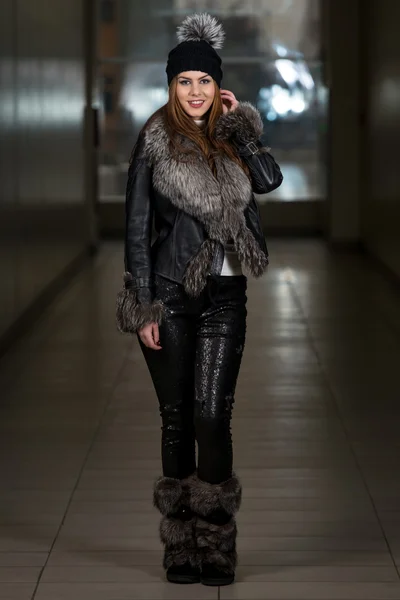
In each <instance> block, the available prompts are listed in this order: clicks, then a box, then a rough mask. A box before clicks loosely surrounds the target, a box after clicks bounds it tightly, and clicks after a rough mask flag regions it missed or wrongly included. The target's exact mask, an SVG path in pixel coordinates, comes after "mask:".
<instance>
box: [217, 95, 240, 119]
mask: <svg viewBox="0 0 400 600" xmlns="http://www.w3.org/2000/svg"><path fill="white" fill-rule="evenodd" d="M220 92H221V98H222V102H223V110H224V113H226V112H228V111H232V110H235V108H236V107H237V105H238V104H239V102H238V101H237V99H236V96H235V94H234V93H233V92H231V91H230V90H220ZM227 104H228V105H229V106H227Z"/></svg>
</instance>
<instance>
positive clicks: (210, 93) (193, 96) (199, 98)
mask: <svg viewBox="0 0 400 600" xmlns="http://www.w3.org/2000/svg"><path fill="white" fill-rule="evenodd" d="M176 95H177V97H178V100H179V102H180V105H181V106H182V108H183V110H184V111H185V113H186V114H188V115H189V117H191V118H192V119H201V118H202V117H203V115H205V114H206V112H207V111H208V110H209V108H210V107H211V105H212V103H213V101H214V96H215V85H214V80H213V79H212V77H210V76H209V75H207V73H202V72H201V71H185V72H184V73H180V74H179V75H178V77H177V84H176Z"/></svg>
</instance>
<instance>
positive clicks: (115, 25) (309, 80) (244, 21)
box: [98, 0, 327, 202]
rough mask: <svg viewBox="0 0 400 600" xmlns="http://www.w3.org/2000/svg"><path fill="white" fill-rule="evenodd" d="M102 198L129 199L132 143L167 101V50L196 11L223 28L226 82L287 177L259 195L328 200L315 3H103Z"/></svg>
mask: <svg viewBox="0 0 400 600" xmlns="http://www.w3.org/2000/svg"><path fill="white" fill-rule="evenodd" d="M99 3H100V4H99V10H98V14H99V36H98V39H99V48H98V56H99V61H98V73H99V80H100V88H101V98H102V106H101V111H100V112H101V153H100V165H101V166H100V199H101V200H103V201H107V202H110V201H111V202H114V201H115V202H121V201H123V200H124V192H125V183H126V172H127V166H128V159H129V155H130V151H131V148H132V146H133V144H134V142H135V139H136V137H137V134H138V132H139V130H140V128H141V126H142V125H143V124H144V122H145V121H146V120H147V118H148V117H149V116H150V115H151V114H152V113H153V112H154V111H155V110H156V109H157V108H159V107H160V106H161V105H162V104H164V103H165V102H166V101H167V97H168V92H167V82H166V74H165V66H166V59H167V54H168V52H169V50H170V49H171V48H173V47H174V46H175V45H176V43H177V41H176V37H175V32H176V27H177V25H179V24H180V22H181V21H182V20H183V18H184V17H185V16H186V15H187V14H190V13H193V12H201V11H207V12H210V13H211V14H213V15H215V16H216V17H217V18H219V19H220V20H221V21H222V23H223V26H224V29H225V32H226V41H225V45H224V48H223V49H222V50H221V51H220V54H221V56H222V59H223V71H224V79H223V87H224V88H227V89H230V90H232V91H233V92H234V93H235V95H236V96H237V98H238V99H239V100H248V101H250V102H252V103H254V104H255V105H256V106H257V107H258V109H259V110H260V112H261V115H262V118H263V120H264V125H265V127H264V132H265V133H264V141H265V143H266V144H268V146H271V147H272V152H273V154H274V156H276V158H277V160H279V162H280V163H281V166H282V169H283V172H284V176H285V181H284V183H283V185H282V186H281V187H280V188H279V189H278V190H276V192H274V193H273V194H269V195H268V196H266V197H265V198H261V201H262V200H264V199H265V200H281V201H296V200H308V199H309V200H315V199H324V197H325V168H324V162H325V161H324V155H325V152H324V140H325V131H326V124H327V93H326V90H325V88H324V85H323V82H322V66H323V65H322V62H321V53H320V40H319V35H320V10H319V0H147V2H132V0H99Z"/></svg>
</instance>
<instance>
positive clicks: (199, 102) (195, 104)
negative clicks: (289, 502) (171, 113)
mask: <svg viewBox="0 0 400 600" xmlns="http://www.w3.org/2000/svg"><path fill="white" fill-rule="evenodd" d="M189 104H190V106H191V107H192V108H200V107H201V106H203V104H204V100H192V101H189Z"/></svg>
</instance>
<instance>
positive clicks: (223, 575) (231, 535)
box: [190, 475, 242, 585]
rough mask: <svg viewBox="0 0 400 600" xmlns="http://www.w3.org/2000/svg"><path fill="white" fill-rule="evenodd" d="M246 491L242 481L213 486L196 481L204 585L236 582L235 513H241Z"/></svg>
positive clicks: (193, 505)
mask: <svg viewBox="0 0 400 600" xmlns="http://www.w3.org/2000/svg"><path fill="white" fill-rule="evenodd" d="M241 496H242V488H241V485H240V482H239V479H238V478H237V477H236V475H233V476H232V478H231V479H229V480H228V481H225V482H223V483H220V484H211V483H207V482H205V481H201V480H200V479H198V478H195V479H194V480H193V482H192V486H191V494H190V506H191V508H192V510H193V511H194V512H195V513H196V514H197V520H196V540H197V548H198V553H199V561H200V563H201V565H202V579H201V581H202V583H204V584H206V585H226V584H228V583H232V581H233V578H234V573H235V568H236V564H237V552H236V537H237V526H236V520H235V517H234V515H235V513H236V512H237V511H238V510H239V507H240V503H241Z"/></svg>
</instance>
